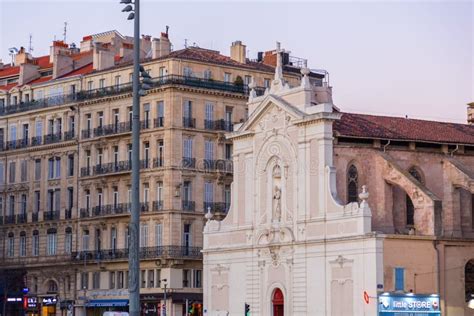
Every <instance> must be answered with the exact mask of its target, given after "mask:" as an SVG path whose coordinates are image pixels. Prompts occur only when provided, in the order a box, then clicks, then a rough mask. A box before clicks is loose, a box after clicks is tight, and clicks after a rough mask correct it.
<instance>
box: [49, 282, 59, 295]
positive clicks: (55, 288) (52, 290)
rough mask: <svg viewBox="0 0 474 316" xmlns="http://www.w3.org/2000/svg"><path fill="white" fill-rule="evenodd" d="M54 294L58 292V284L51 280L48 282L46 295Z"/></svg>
mask: <svg viewBox="0 0 474 316" xmlns="http://www.w3.org/2000/svg"><path fill="white" fill-rule="evenodd" d="M56 292H58V284H57V283H56V282H55V281H53V280H49V281H48V293H56Z"/></svg>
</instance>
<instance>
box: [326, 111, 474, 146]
mask: <svg viewBox="0 0 474 316" xmlns="http://www.w3.org/2000/svg"><path fill="white" fill-rule="evenodd" d="M334 132H335V133H336V136H338V137H341V136H342V137H344V136H345V137H357V138H376V139H391V140H403V141H418V142H429V143H449V144H473V145H474V125H467V124H458V123H448V122H437V121H425V120H419V119H409V118H401V117H392V116H376V115H367V114H356V113H343V114H342V117H341V119H340V120H338V121H335V122H334Z"/></svg>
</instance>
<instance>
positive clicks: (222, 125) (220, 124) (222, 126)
mask: <svg viewBox="0 0 474 316" xmlns="http://www.w3.org/2000/svg"><path fill="white" fill-rule="evenodd" d="M233 127H234V124H232V123H231V122H228V121H226V120H224V119H221V120H216V121H210V120H204V128H205V129H210V130H217V131H227V132H230V131H232V129H233Z"/></svg>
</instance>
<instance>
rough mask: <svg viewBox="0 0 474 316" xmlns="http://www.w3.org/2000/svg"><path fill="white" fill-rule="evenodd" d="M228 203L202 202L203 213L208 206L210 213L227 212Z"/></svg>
mask: <svg viewBox="0 0 474 316" xmlns="http://www.w3.org/2000/svg"><path fill="white" fill-rule="evenodd" d="M229 207H230V204H229V203H225V202H203V209H204V213H207V210H208V209H209V208H210V209H211V213H227V212H228V211H229Z"/></svg>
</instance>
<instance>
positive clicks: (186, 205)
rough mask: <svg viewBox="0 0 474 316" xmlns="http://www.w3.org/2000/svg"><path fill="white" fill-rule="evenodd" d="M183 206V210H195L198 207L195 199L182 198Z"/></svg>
mask: <svg viewBox="0 0 474 316" xmlns="http://www.w3.org/2000/svg"><path fill="white" fill-rule="evenodd" d="M181 207H182V208H183V211H191V212H194V210H195V209H196V203H195V202H194V201H189V200H182V203H181Z"/></svg>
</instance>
